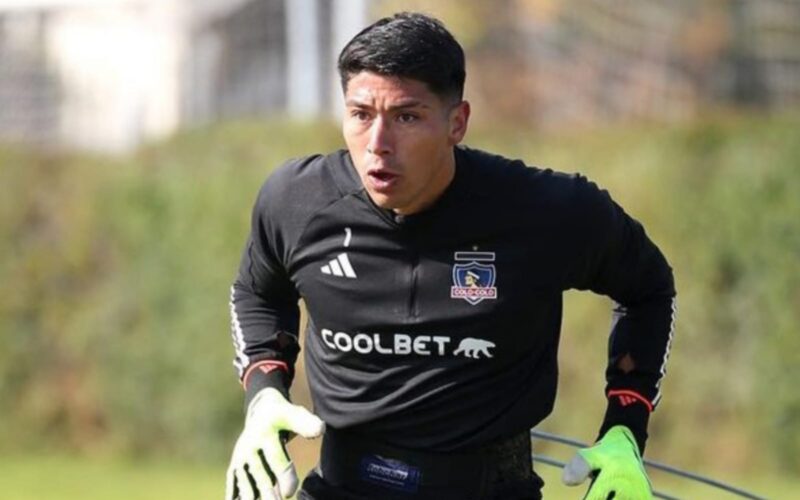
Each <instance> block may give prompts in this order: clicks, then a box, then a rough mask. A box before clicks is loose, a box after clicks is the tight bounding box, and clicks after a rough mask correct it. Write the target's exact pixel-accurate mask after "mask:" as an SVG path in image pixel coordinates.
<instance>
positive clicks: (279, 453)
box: [264, 434, 300, 497]
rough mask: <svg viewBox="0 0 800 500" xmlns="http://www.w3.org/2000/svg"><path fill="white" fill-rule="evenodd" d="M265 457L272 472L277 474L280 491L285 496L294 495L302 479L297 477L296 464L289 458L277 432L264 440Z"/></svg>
mask: <svg viewBox="0 0 800 500" xmlns="http://www.w3.org/2000/svg"><path fill="white" fill-rule="evenodd" d="M264 458H265V459H266V462H267V465H268V466H269V467H270V469H271V470H272V472H273V473H275V475H276V476H277V481H278V486H279V487H280V493H281V494H282V495H283V496H284V497H290V496H292V495H294V492H295V491H297V486H298V485H299V483H300V481H299V480H298V478H297V471H296V470H295V468H294V464H293V463H292V461H291V460H290V459H289V455H288V454H287V453H286V448H285V446H284V445H283V442H282V441H281V439H280V437H279V436H278V435H277V434H272V435H269V436H267V437H266V439H265V442H264Z"/></svg>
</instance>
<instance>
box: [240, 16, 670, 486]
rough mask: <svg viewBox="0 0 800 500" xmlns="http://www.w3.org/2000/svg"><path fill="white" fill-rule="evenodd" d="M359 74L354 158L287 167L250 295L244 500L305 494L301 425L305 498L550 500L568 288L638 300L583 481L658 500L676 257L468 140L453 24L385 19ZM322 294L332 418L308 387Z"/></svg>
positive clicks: (625, 319) (261, 240) (319, 364)
mask: <svg viewBox="0 0 800 500" xmlns="http://www.w3.org/2000/svg"><path fill="white" fill-rule="evenodd" d="M338 69H339V73H340V76H341V82H342V89H343V92H344V100H345V108H346V110H345V114H344V118H343V124H342V131H343V135H344V139H345V142H346V145H347V149H345V150H341V151H336V152H333V153H330V154H327V155H313V156H308V157H305V158H299V159H294V160H290V161H288V162H287V163H286V164H284V165H283V166H281V167H280V168H278V169H277V170H276V171H275V172H274V173H273V175H271V176H270V178H269V179H268V180H267V181H266V183H265V184H264V185H263V187H262V188H261V191H260V193H259V195H258V199H257V201H256V203H255V207H254V209H253V215H252V227H251V232H250V235H249V238H248V239H247V242H246V245H245V248H244V252H243V255H242V260H241V265H240V268H239V273H238V276H237V278H236V281H235V283H234V284H233V287H232V292H231V314H232V331H233V341H234V347H235V351H236V358H235V361H234V364H235V365H236V367H237V368H238V370H239V375H240V377H241V381H242V384H243V385H244V389H245V394H246V397H245V399H246V405H247V412H246V413H247V414H246V420H245V424H244V430H243V432H242V434H241V436H240V437H239V439H238V441H237V443H236V446H235V448H234V452H233V457H232V459H231V464H230V468H229V470H228V478H227V493H226V497H227V498H228V499H233V498H242V499H252V498H259V497H260V498H287V497H289V496H291V495H292V494H294V493H295V492H296V491H297V489H298V486H299V484H298V478H297V474H296V472H295V469H294V466H293V464H292V462H291V459H290V457H289V456H288V454H287V453H286V450H285V446H284V445H285V441H286V439H287V438H288V436H289V435H291V434H299V435H301V436H303V437H316V436H320V435H323V438H322V451H321V456H320V460H319V465H318V466H317V467H316V468H315V469H314V471H313V472H311V473H310V474H309V476H308V477H306V478H305V480H304V482H303V484H302V487H301V488H300V491H299V496H298V498H301V499H316V500H327V499H353V500H355V499H385V498H405V499H459V500H462V499H493V498H497V499H508V500H511V499H534V498H541V492H540V490H541V486H542V481H541V479H540V478H539V477H538V476H537V475H536V474H535V473H534V471H533V467H532V463H531V441H530V437H529V430H530V428H531V427H533V426H535V425H536V424H537V423H539V422H540V421H541V420H542V419H544V418H545V417H546V416H547V415H548V414H549V413H550V412H551V410H552V408H553V402H554V399H555V395H556V379H557V372H558V369H557V350H558V343H559V332H560V325H561V312H562V311H561V310H562V294H563V292H564V291H565V290H568V289H581V290H592V291H594V292H596V293H600V294H603V295H607V296H609V297H611V298H612V299H613V300H614V302H615V303H616V304H617V305H616V307H615V309H614V311H613V315H614V321H613V327H612V331H611V337H610V342H609V357H608V360H609V361H608V367H607V370H606V373H605V375H606V379H607V388H606V396H607V399H608V409H607V411H606V413H605V417H604V418H603V420H602V423H601V424H600V428H599V435H598V441H597V442H596V444H595V445H594V446H592V447H590V448H586V449H583V450H580V451H579V452H578V454H577V456H576V457H575V459H573V461H572V462H570V464H569V466H568V467H567V468H566V469H565V472H564V480H565V482H567V483H569V484H577V483H580V482H581V481H583V480H584V479H586V478H587V477H589V476H591V477H592V478H593V483H592V485H591V487H590V490H589V493H588V497H587V498H590V499H600V498H602V499H606V498H612V496H609V495H611V494H612V492H613V498H615V499H618V500H619V499H643V498H650V495H651V493H650V485H649V481H648V479H647V476H646V475H645V472H644V470H643V467H642V462H641V453H642V451H643V450H644V446H645V440H646V439H647V424H648V419H649V416H650V413H651V412H652V411H653V409H654V408H655V407H656V405H657V404H658V402H659V399H660V386H661V382H662V379H663V377H664V374H665V364H666V361H667V357H668V354H669V348H670V343H671V337H672V320H673V310H674V296H675V291H674V286H673V278H672V272H671V269H670V267H669V265H668V264H667V262H666V260H665V258H664V257H663V255H662V254H661V252H660V251H659V249H658V248H657V247H656V246H655V245H654V244H653V243H652V242H651V241H650V239H648V237H647V235H646V234H645V231H644V229H643V228H642V226H641V225H640V224H639V223H638V222H636V221H635V220H633V219H632V218H631V217H630V216H628V215H627V214H626V213H625V212H624V211H623V209H622V208H621V207H620V206H619V205H617V204H616V203H615V202H614V201H613V200H612V199H611V198H610V197H609V195H608V193H607V192H606V191H604V190H601V189H600V188H598V187H597V186H596V185H595V184H594V183H592V182H590V181H588V180H587V179H586V178H584V177H582V176H580V175H567V174H562V173H558V172H554V171H551V170H543V169H539V168H534V167H527V166H525V164H523V163H522V162H521V161H519V160H510V159H506V158H503V157H501V156H497V155H494V154H490V153H487V152H483V151H478V150H475V149H470V148H468V147H464V146H461V145H459V143H460V142H461V141H462V138H463V137H464V134H465V133H466V131H467V124H468V121H469V116H470V105H469V103H468V102H467V101H465V100H463V96H462V94H463V87H464V80H465V71H464V54H463V51H462V49H461V47H460V45H459V44H458V43H457V42H456V40H455V39H454V38H453V37H452V35H451V34H450V33H449V32H448V31H447V30H446V29H445V27H444V26H443V25H442V24H441V23H440V22H439V21H437V20H436V19H433V18H431V17H428V16H425V15H422V14H414V13H403V14H397V15H395V16H392V17H388V18H384V19H381V20H379V21H377V22H376V23H374V24H373V25H371V26H369V27H367V28H366V29H364V30H363V31H361V32H360V33H359V34H358V35H356V36H355V37H354V38H353V39H352V40H351V41H350V42H349V43H348V44H347V46H346V47H345V48H344V49H343V51H342V53H341V55H340V57H339V61H338ZM498 78H502V75H498ZM301 298H302V299H303V301H304V302H305V305H306V307H307V311H308V327H307V329H306V331H305V333H304V334H303V344H304V353H305V366H306V370H307V376H308V381H309V385H310V389H311V397H312V400H313V404H314V411H315V413H316V414H312V413H311V412H309V411H308V410H307V409H305V408H302V407H299V406H296V405H293V404H291V403H290V402H289V396H288V391H289V386H290V384H291V382H292V377H293V375H294V365H295V361H296V358H297V355H298V352H299V350H300V338H301V336H300V333H299V331H298V328H299V327H298V322H299V315H300V313H299V308H298V301H299V299H301Z"/></svg>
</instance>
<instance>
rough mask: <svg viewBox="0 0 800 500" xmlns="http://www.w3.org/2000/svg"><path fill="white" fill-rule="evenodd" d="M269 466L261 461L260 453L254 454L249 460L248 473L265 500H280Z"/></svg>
mask: <svg viewBox="0 0 800 500" xmlns="http://www.w3.org/2000/svg"><path fill="white" fill-rule="evenodd" d="M266 467H267V465H266V464H265V463H264V461H263V460H262V459H261V456H259V454H258V452H257V451H256V452H254V453H253V454H252V455H251V456H250V457H249V459H248V460H247V472H248V473H249V474H250V477H252V478H253V481H254V482H255V483H256V488H257V489H258V492H259V493H260V494H261V498H262V499H264V500H270V499H274V500H280V495H279V494H278V493H277V491H276V488H275V475H274V474H272V471H267V469H266Z"/></svg>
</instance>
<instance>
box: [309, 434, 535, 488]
mask: <svg viewBox="0 0 800 500" xmlns="http://www.w3.org/2000/svg"><path fill="white" fill-rule="evenodd" d="M318 471H319V475H320V476H322V479H323V480H324V482H325V483H327V484H329V485H331V486H333V487H335V488H339V489H341V490H345V491H349V492H352V493H354V494H357V495H361V496H364V497H366V498H381V499H384V498H385V499H394V498H414V499H429V498H430V499H437V500H447V499H459V500H468V499H476V500H477V499H480V500H485V499H494V498H498V499H500V498H502V499H504V500H512V499H538V498H541V493H540V490H541V487H542V484H543V482H542V480H541V479H540V478H539V477H538V476H537V475H536V474H535V473H534V472H533V463H532V459H531V439H530V435H529V433H528V432H527V431H526V432H524V433H521V434H518V435H515V436H513V437H511V438H508V439H505V440H502V441H499V442H497V443H493V444H491V445H488V446H485V447H482V448H480V449H476V450H470V451H465V452H447V453H444V452H427V451H418V450H407V449H402V448H397V447H394V446H390V445H387V444H385V443H381V442H378V441H374V440H371V439H369V438H366V437H364V436H359V435H355V434H351V433H349V432H346V431H341V430H336V429H331V428H328V429H327V430H326V432H325V435H324V437H323V440H322V451H321V453H320V465H319V468H318Z"/></svg>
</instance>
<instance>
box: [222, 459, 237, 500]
mask: <svg viewBox="0 0 800 500" xmlns="http://www.w3.org/2000/svg"><path fill="white" fill-rule="evenodd" d="M238 496H239V489H238V488H237V485H236V474H235V468H234V466H233V464H231V465H230V466H229V467H228V471H227V472H226V473H225V500H236V498H237V497H238Z"/></svg>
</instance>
